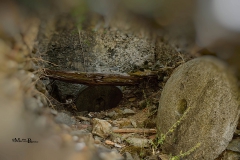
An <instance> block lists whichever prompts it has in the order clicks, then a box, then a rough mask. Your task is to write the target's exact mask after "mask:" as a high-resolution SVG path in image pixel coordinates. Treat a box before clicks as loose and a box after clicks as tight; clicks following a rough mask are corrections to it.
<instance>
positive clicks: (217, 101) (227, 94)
mask: <svg viewBox="0 0 240 160" xmlns="http://www.w3.org/2000/svg"><path fill="white" fill-rule="evenodd" d="M237 89H238V87H237V84H236V80H235V78H234V76H233V75H232V74H230V71H229V70H228V69H227V67H226V66H225V64H223V63H222V62H221V61H219V60H217V59H216V58H213V57H201V58H197V59H194V60H191V61H189V62H187V63H185V64H183V65H181V66H179V67H178V68H177V69H176V70H175V71H174V72H173V74H172V75H171V77H170V79H169V80H168V81H167V83H166V85H165V87H164V89H163V92H162V95H161V98H160V102H159V109H158V119H157V127H158V133H159V134H165V133H166V132H167V131H168V130H169V129H170V128H171V127H172V126H173V125H174V124H175V123H176V122H177V121H178V120H179V119H180V118H181V116H183V115H185V118H183V120H182V121H181V122H180V125H179V126H178V127H176V128H175V130H174V131H173V132H172V133H171V134H168V135H167V137H166V142H165V143H164V144H163V150H164V151H166V152H171V153H172V154H173V155H177V154H180V152H181V151H182V152H186V151H188V150H190V149H191V148H193V147H194V146H196V144H197V143H201V145H200V147H199V148H197V149H196V150H195V151H194V152H192V153H191V154H190V155H189V156H187V157H184V159H207V160H209V159H214V158H216V157H217V156H218V155H219V154H221V152H222V151H223V150H224V149H225V148H226V147H227V145H228V143H229V141H230V140H231V138H232V136H233V133H234V131H235V129H236V125H237V122H238V117H239V113H240V108H239V99H238V96H239V92H238V90H237ZM188 108H189V110H188V111H187V112H185V111H186V110H187V109H188ZM184 113H186V114H184Z"/></svg>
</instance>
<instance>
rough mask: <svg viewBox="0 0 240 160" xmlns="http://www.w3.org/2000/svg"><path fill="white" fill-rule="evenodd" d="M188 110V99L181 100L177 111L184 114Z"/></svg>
mask: <svg viewBox="0 0 240 160" xmlns="http://www.w3.org/2000/svg"><path fill="white" fill-rule="evenodd" d="M186 109H187V101H186V99H181V100H180V101H179V104H178V106H177V111H178V113H179V114H183V113H184V112H185V111H186Z"/></svg>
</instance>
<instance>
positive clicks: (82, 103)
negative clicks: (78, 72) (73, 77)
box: [76, 86, 123, 112]
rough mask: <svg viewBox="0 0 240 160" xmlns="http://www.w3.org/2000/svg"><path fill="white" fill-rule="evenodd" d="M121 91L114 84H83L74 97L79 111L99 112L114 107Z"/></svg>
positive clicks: (119, 98) (120, 95)
mask: <svg viewBox="0 0 240 160" xmlns="http://www.w3.org/2000/svg"><path fill="white" fill-rule="evenodd" d="M122 96H123V95H122V91H121V90H120V89H119V88H118V87H115V86H89V87H88V86H84V87H82V88H81V89H80V91H79V94H78V96H77V99H76V106H77V108H78V110H79V111H89V112H99V111H102V110H107V109H110V108H113V107H116V106H117V105H118V103H119V102H120V101H121V99H122Z"/></svg>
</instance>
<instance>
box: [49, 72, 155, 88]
mask: <svg viewBox="0 0 240 160" xmlns="http://www.w3.org/2000/svg"><path fill="white" fill-rule="evenodd" d="M44 73H45V74H44V75H45V76H46V77H49V78H52V79H56V80H61V81H65V82H71V83H78V84H85V85H113V86H128V85H137V84H139V83H140V82H141V81H143V80H146V79H149V78H157V73H156V72H151V73H150V72H135V73H131V74H126V75H125V74H106V73H86V72H73V71H55V70H49V69H44Z"/></svg>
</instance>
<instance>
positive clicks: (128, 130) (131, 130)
mask: <svg viewBox="0 0 240 160" xmlns="http://www.w3.org/2000/svg"><path fill="white" fill-rule="evenodd" d="M113 132H114V133H156V132H157V130H156V129H147V128H122V129H114V130H113Z"/></svg>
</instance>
